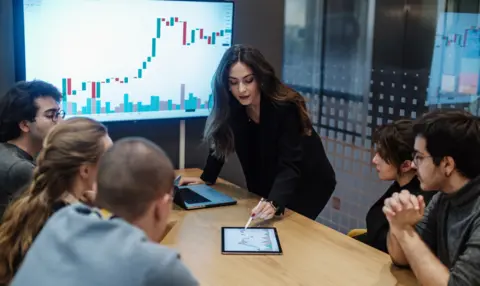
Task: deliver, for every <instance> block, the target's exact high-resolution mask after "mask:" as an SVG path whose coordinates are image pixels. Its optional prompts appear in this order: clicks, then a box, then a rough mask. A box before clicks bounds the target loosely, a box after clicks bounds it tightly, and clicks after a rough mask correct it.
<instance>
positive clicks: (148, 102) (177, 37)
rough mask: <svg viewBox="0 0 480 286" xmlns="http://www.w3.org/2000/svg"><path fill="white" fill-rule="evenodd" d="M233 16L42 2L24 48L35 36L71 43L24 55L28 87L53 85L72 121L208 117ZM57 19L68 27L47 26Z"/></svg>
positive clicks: (205, 8)
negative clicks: (82, 118) (213, 84)
mask: <svg viewBox="0 0 480 286" xmlns="http://www.w3.org/2000/svg"><path fill="white" fill-rule="evenodd" d="M26 3H28V1H26ZM111 10H115V11H116V13H115V16H110V15H109V16H108V18H109V19H108V20H109V21H105V14H107V13H108V12H109V11H111ZM232 13H233V4H232V3H221V2H216V3H213V2H204V3H200V2H181V1H172V2H170V1H147V0H145V1H143V0H139V1H136V0H135V1H127V0H123V1H116V2H115V1H111V0H99V1H88V0H72V3H70V4H68V5H67V4H65V2H61V1H60V0H45V1H43V2H42V5H39V6H37V7H35V9H34V8H32V7H30V8H29V10H28V11H25V41H26V47H28V46H29V43H31V45H32V46H33V45H34V44H35V42H36V40H37V39H36V35H38V34H50V35H51V38H57V39H61V42H65V43H66V44H65V46H62V45H60V46H59V48H58V49H55V48H54V50H55V51H51V50H50V51H45V50H44V52H43V53H41V52H39V51H38V50H34V49H33V48H32V49H31V50H30V49H28V48H27V49H26V63H27V64H26V65H27V68H26V71H27V72H26V74H27V80H29V79H34V78H38V79H42V80H47V81H50V82H52V83H54V84H56V85H57V86H58V87H59V89H60V90H61V92H62V106H63V109H64V110H65V112H66V113H67V116H78V115H85V116H89V117H92V118H95V119H98V120H101V121H116V120H141V119H152V118H175V117H196V116H206V115H208V112H209V109H210V108H211V107H212V104H213V98H212V92H211V80H212V77H213V75H214V72H215V69H216V67H217V65H218V63H219V62H220V59H221V57H222V55H223V53H224V52H225V51H226V49H228V48H229V47H230V45H231V41H232V25H233V15H232ZM50 14H51V15H50ZM53 14H56V15H63V17H65V19H67V18H68V19H69V21H67V22H66V24H65V25H62V26H60V27H59V26H58V25H56V27H53V26H54V25H53V23H48V22H47V23H45V21H42V20H44V19H45V18H49V16H53ZM87 15H88V17H86V16H87ZM127 15H128V20H126V19H127ZM87 18H88V21H86V19H87ZM78 21H83V22H81V23H79V22H78ZM98 31H101V32H98ZM64 38H65V39H64ZM47 61H48V64H47Z"/></svg>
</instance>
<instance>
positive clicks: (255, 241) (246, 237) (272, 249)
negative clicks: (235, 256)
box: [222, 227, 282, 254]
mask: <svg viewBox="0 0 480 286" xmlns="http://www.w3.org/2000/svg"><path fill="white" fill-rule="evenodd" d="M222 252H223V253H246V254H248V253H252V254H255V253H258V254H280V253H282V248H281V246H280V241H279V240H278V235H277V230H276V229H275V228H256V227H252V228H247V229H245V228H243V227H223V228H222Z"/></svg>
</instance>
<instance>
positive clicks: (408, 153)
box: [374, 119, 415, 168]
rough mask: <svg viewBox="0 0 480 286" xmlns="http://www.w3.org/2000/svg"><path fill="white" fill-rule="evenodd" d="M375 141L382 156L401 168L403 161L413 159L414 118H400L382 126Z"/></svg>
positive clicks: (386, 160) (389, 162)
mask: <svg viewBox="0 0 480 286" xmlns="http://www.w3.org/2000/svg"><path fill="white" fill-rule="evenodd" d="M374 142H375V143H376V144H377V152H378V154H379V155H380V157H382V159H383V160H385V162H387V163H388V164H391V165H393V166H395V167H396V168H400V166H401V164H402V163H403V162H405V161H406V160H412V159H413V157H412V153H413V151H414V149H413V145H414V143H415V133H414V132H413V120H411V119H400V120H397V121H394V122H392V123H388V124H385V125H383V126H381V127H380V128H379V129H378V130H377V132H376V134H375V136H374Z"/></svg>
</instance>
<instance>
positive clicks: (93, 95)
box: [92, 81, 96, 98]
mask: <svg viewBox="0 0 480 286" xmlns="http://www.w3.org/2000/svg"><path fill="white" fill-rule="evenodd" d="M95 87H96V83H95V82H94V81H92V98H95Z"/></svg>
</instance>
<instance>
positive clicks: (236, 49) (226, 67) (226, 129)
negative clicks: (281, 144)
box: [203, 45, 312, 158]
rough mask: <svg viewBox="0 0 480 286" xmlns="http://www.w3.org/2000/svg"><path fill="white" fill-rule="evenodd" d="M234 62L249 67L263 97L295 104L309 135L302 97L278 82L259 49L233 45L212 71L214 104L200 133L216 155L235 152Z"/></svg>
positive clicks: (309, 128)
mask: <svg viewBox="0 0 480 286" xmlns="http://www.w3.org/2000/svg"><path fill="white" fill-rule="evenodd" d="M237 62H241V63H243V64H244V65H246V66H248V67H249V68H250V69H251V70H252V72H253V76H254V77H255V81H256V82H257V83H258V86H259V88H260V94H261V96H262V97H263V98H267V99H269V100H271V101H273V102H274V103H280V102H293V103H295V104H296V105H297V107H298V111H299V114H300V117H301V121H302V126H301V127H302V129H303V133H304V135H308V136H309V135H311V132H312V122H311V121H310V117H309V115H308V111H307V108H306V105H305V99H304V98H303V96H302V95H300V94H299V93H298V92H296V91H294V90H293V89H291V88H289V87H288V86H286V85H285V84H283V83H282V82H281V81H280V79H279V78H278V77H277V76H276V75H275V70H274V68H273V67H272V65H270V63H268V61H267V60H266V59H265V57H264V56H263V55H262V53H261V52H260V51H259V50H257V49H255V48H253V47H251V46H248V45H234V46H232V47H230V48H229V49H228V50H227V51H226V52H225V54H224V55H223V57H222V59H221V61H220V64H219V65H218V67H217V70H216V72H215V75H214V78H213V82H212V90H213V107H212V110H211V112H210V115H209V117H208V119H207V123H206V125H205V130H204V133H203V138H204V141H205V142H206V143H207V144H208V146H209V147H210V149H211V150H213V154H214V155H215V156H216V157H219V158H225V157H226V156H228V155H229V154H231V153H233V152H234V151H235V144H234V138H233V132H232V130H231V128H230V126H229V117H230V116H231V114H232V110H233V109H235V108H237V107H238V106H239V103H238V102H237V100H236V99H235V98H234V97H233V95H232V93H231V91H230V88H229V86H230V84H229V75H230V69H231V68H232V66H233V65H234V64H235V63H237Z"/></svg>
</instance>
